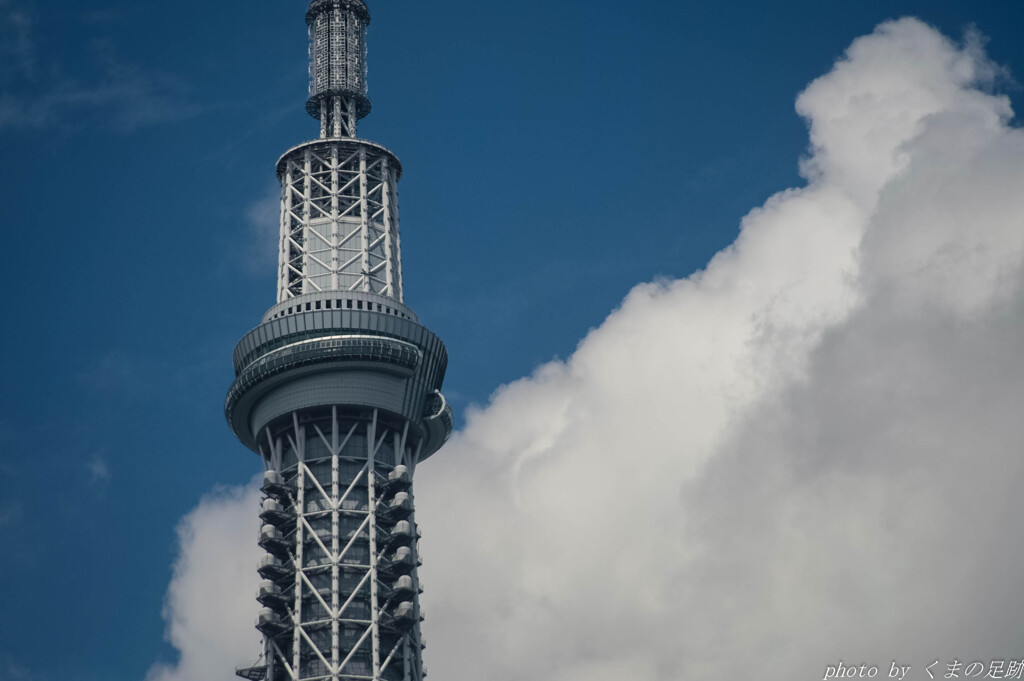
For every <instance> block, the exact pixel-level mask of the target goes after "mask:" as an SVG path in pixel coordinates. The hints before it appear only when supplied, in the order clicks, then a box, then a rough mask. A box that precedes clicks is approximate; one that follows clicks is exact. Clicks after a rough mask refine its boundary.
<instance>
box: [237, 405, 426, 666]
mask: <svg viewBox="0 0 1024 681" xmlns="http://www.w3.org/2000/svg"><path fill="white" fill-rule="evenodd" d="M261 440H262V442H261V445H260V449H261V454H262V455H263V460H264V463H265V465H266V472H265V474H264V485H263V492H264V494H265V498H264V501H263V507H262V512H261V514H260V517H261V518H262V519H263V520H264V523H265V524H264V525H263V526H262V528H261V530H260V540H259V543H260V546H262V547H263V548H264V549H266V550H267V552H268V553H267V555H266V556H265V557H264V558H263V560H262V561H261V563H260V566H259V572H260V574H261V576H262V577H263V578H264V581H263V582H262V583H261V585H260V591H259V596H258V600H259V601H260V602H261V603H262V604H263V606H264V607H263V609H262V610H260V615H259V621H258V623H257V628H258V629H259V630H260V631H261V632H262V633H263V635H264V643H265V649H264V656H263V660H262V661H261V663H260V664H257V665H256V666H253V667H249V668H246V669H239V670H238V675H239V676H242V677H244V678H248V679H258V680H265V681H321V680H323V681H326V680H328V679H330V680H331V681H340V680H342V679H352V680H354V679H359V680H366V681H422V679H423V677H424V676H425V671H424V669H423V663H422V653H421V651H422V648H423V639H422V637H421V635H420V626H419V623H420V620H421V619H422V617H421V615H420V607H419V594H420V591H421V589H420V585H419V579H418V576H417V566H418V565H419V559H418V554H417V541H418V538H419V532H418V530H417V528H416V520H415V515H414V513H413V504H412V474H413V472H414V471H415V468H416V463H417V460H418V458H419V450H420V446H421V444H420V443H418V442H413V441H412V438H411V437H410V435H409V424H408V422H406V421H402V420H399V419H393V418H392V419H390V420H387V419H385V418H384V417H383V416H382V414H380V413H378V410H376V409H364V410H360V411H352V410H348V411H345V412H342V410H341V409H340V408H339V407H332V408H329V409H318V410H304V411H301V412H293V413H291V414H290V415H289V416H286V417H282V418H280V419H278V420H277V421H275V422H274V423H272V424H271V425H268V426H267V427H266V428H265V429H264V432H263V434H262V437H261Z"/></svg>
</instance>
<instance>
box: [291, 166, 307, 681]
mask: <svg viewBox="0 0 1024 681" xmlns="http://www.w3.org/2000/svg"><path fill="white" fill-rule="evenodd" d="M307 163H308V156H307ZM306 177H307V178H308V177H309V176H308V175H307V176H306ZM292 423H293V425H294V428H295V438H294V439H293V440H292V442H291V445H292V449H293V450H294V451H295V459H296V462H297V463H296V476H295V487H296V491H295V496H296V500H295V611H294V612H293V613H292V617H293V619H294V622H293V624H292V626H293V629H292V637H293V638H292V669H294V670H295V675H296V676H297V677H299V678H302V634H301V630H302V572H303V568H304V564H303V547H302V545H303V542H304V539H305V536H304V531H303V525H304V522H305V518H304V517H303V516H305V514H306V465H305V456H304V454H305V449H306V447H305V440H304V438H303V437H302V434H301V431H300V429H299V414H298V412H292Z"/></svg>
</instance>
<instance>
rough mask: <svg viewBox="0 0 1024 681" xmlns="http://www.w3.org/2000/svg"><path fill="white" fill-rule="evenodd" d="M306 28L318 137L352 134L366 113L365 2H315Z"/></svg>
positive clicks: (312, 112)
mask: <svg viewBox="0 0 1024 681" xmlns="http://www.w3.org/2000/svg"><path fill="white" fill-rule="evenodd" d="M306 25H307V26H308V27H309V100H307V101H306V111H307V112H309V115H310V116H312V117H313V118H316V119H317V120H319V121H320V137H321V138H323V139H327V138H340V137H352V138H354V137H356V122H357V121H358V120H359V119H360V118H363V117H364V116H366V114H368V113H370V100H369V98H367V96H366V27H367V26H369V25H370V11H369V10H368V9H367V7H366V3H365V2H363V0H313V1H312V2H311V3H309V9H308V10H306Z"/></svg>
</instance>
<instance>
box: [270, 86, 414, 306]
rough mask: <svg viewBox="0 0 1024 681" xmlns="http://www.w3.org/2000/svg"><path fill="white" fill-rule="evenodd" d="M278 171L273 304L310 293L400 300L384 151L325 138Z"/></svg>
mask: <svg viewBox="0 0 1024 681" xmlns="http://www.w3.org/2000/svg"><path fill="white" fill-rule="evenodd" d="M325 105H326V103H325ZM278 169H279V176H280V178H281V232H280V253H279V259H278V262H279V270H278V287H277V302H279V303H280V302H283V301H285V300H288V299H289V298H292V297H294V296H298V295H301V294H303V293H314V292H317V291H363V292H370V293H378V294H380V295H384V296H388V297H390V298H393V299H395V300H397V301H399V302H401V301H402V267H401V242H400V238H399V229H398V192H397V188H396V185H397V180H398V174H399V173H400V170H399V168H398V162H397V160H396V159H395V158H394V157H393V156H392V155H391V154H390V152H387V151H386V150H384V149H382V148H380V147H377V146H376V145H372V144H369V143H363V142H359V141H355V140H326V141H322V142H314V143H309V144H305V145H303V146H300V147H298V148H296V149H295V150H293V151H292V152H289V153H288V154H286V155H285V157H284V158H282V160H281V162H280V163H279V166H278Z"/></svg>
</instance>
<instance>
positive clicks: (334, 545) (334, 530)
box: [331, 406, 341, 681]
mask: <svg viewBox="0 0 1024 681" xmlns="http://www.w3.org/2000/svg"><path fill="white" fill-rule="evenodd" d="M338 427H339V426H338V407H337V406H333V407H331V553H332V554H333V555H332V556H331V664H332V665H333V666H334V669H333V674H332V675H331V679H332V681H337V679H338V663H339V662H340V661H341V652H340V650H339V640H338V639H339V637H340V631H339V625H338V606H339V605H340V604H341V592H340V587H339V583H338V580H339V569H338V549H339V548H340V547H339V546H338V541H339V536H338V535H339V533H340V531H341V527H340V521H341V518H340V512H339V509H338V507H339V506H341V500H340V497H339V496H338V492H339V484H338V457H339V456H340V454H341V447H339V446H338Z"/></svg>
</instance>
